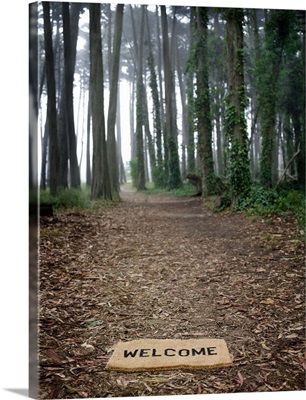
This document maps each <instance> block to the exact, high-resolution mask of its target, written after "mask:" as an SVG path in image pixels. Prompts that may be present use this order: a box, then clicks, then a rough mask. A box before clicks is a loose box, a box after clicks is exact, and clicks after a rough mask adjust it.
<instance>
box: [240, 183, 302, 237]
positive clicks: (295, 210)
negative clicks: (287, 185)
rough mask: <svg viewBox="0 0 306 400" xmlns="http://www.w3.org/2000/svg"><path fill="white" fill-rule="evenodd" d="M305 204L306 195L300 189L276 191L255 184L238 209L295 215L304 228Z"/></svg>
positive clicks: (249, 212) (255, 213)
mask: <svg viewBox="0 0 306 400" xmlns="http://www.w3.org/2000/svg"><path fill="white" fill-rule="evenodd" d="M305 206H306V201H305V196H304V194H303V193H301V192H300V191H298V190H290V191H286V190H281V191H276V190H274V189H266V188H264V187H262V186H254V187H253V188H252V189H251V191H250V193H249V195H248V196H247V197H246V198H244V199H240V201H238V203H237V210H239V211H246V212H247V213H248V214H254V215H261V216H265V215H275V214H280V215H284V216H286V215H293V216H294V217H295V218H296V220H297V222H298V225H299V226H300V227H301V228H302V229H304V228H305V222H306V221H305Z"/></svg>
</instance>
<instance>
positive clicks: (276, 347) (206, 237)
mask: <svg viewBox="0 0 306 400" xmlns="http://www.w3.org/2000/svg"><path fill="white" fill-rule="evenodd" d="M121 197H122V200H123V201H122V202H121V203H120V204H119V205H118V206H116V207H113V208H111V209H107V210H104V211H103V212H102V211H101V212H96V213H94V214H93V213H87V214H80V213H70V214H69V213H68V214H67V213H66V214H58V215H56V216H55V217H54V218H51V219H45V220H44V221H42V226H41V273H40V276H41V284H40V289H41V341H40V345H41V353H40V361H41V365H42V368H41V397H42V398H80V397H86V396H87V397H122V396H149V395H155V396H157V395H176V394H180V395H184V394H200V393H225V392H231V393H232V392H246V391H272V390H273V391H280V390H287V391H288V390H304V389H305V384H304V383H305V381H304V372H305V371H304V369H305V360H304V359H303V355H304V352H305V349H304V345H305V341H304V338H305V331H304V321H305V319H304V300H305V298H304V255H303V254H304V253H303V245H302V242H301V241H299V240H298V239H297V238H296V228H295V226H294V224H293V223H292V222H291V221H290V220H284V219H283V220H280V219H277V218H274V219H270V220H269V221H263V220H258V221H256V222H251V220H250V219H249V218H247V217H245V216H242V215H240V214H232V215H231V214H222V213H218V214H217V213H212V212H210V211H207V210H205V209H204V208H203V206H202V202H201V199H199V198H175V197H172V196H170V195H167V194H158V195H146V194H137V193H134V192H133V191H124V192H122V193H121ZM192 337H194V338H201V337H211V338H223V339H225V340H226V341H227V344H228V347H229V350H230V353H231V355H232V357H233V360H234V367H232V368H227V369H219V370H213V371H204V370H203V371H197V372H190V371H188V372H185V371H167V372H155V373H129V374H124V373H118V372H107V371H105V365H106V363H107V360H108V359H109V357H110V355H111V351H112V346H113V345H114V344H115V343H116V342H118V341H119V340H123V341H125V340H132V339H137V338H182V339H187V338H192ZM303 362H304V369H303Z"/></svg>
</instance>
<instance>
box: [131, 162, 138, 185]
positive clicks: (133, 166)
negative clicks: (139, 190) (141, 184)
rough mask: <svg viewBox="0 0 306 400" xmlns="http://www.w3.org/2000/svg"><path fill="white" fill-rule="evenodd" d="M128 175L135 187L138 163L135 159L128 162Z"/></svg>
mask: <svg viewBox="0 0 306 400" xmlns="http://www.w3.org/2000/svg"><path fill="white" fill-rule="evenodd" d="M130 173H131V179H132V184H133V186H135V187H137V180H138V161H137V158H133V159H132V160H131V161H130Z"/></svg>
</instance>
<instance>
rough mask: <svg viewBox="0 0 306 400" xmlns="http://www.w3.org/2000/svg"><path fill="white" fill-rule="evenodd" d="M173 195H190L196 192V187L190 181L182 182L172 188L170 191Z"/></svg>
mask: <svg viewBox="0 0 306 400" xmlns="http://www.w3.org/2000/svg"><path fill="white" fill-rule="evenodd" d="M170 193H171V194H172V195H173V196H176V197H190V196H194V195H195V194H196V193H197V189H196V187H195V186H194V185H192V184H190V183H183V185H182V186H181V187H180V188H178V189H173V190H171V191H170Z"/></svg>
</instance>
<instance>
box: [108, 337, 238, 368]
mask: <svg viewBox="0 0 306 400" xmlns="http://www.w3.org/2000/svg"><path fill="white" fill-rule="evenodd" d="M231 365H233V363H232V360H231V357H230V355H229V352H228V348H227V345H226V342H225V340H223V339H183V340H182V339H160V340H159V339H140V340H133V341H130V342H119V343H117V345H116V346H115V349H114V352H113V354H112V356H111V358H110V360H109V362H108V363H107V365H106V369H107V370H115V371H126V372H133V371H160V370H171V369H208V368H218V367H230V366H231Z"/></svg>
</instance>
